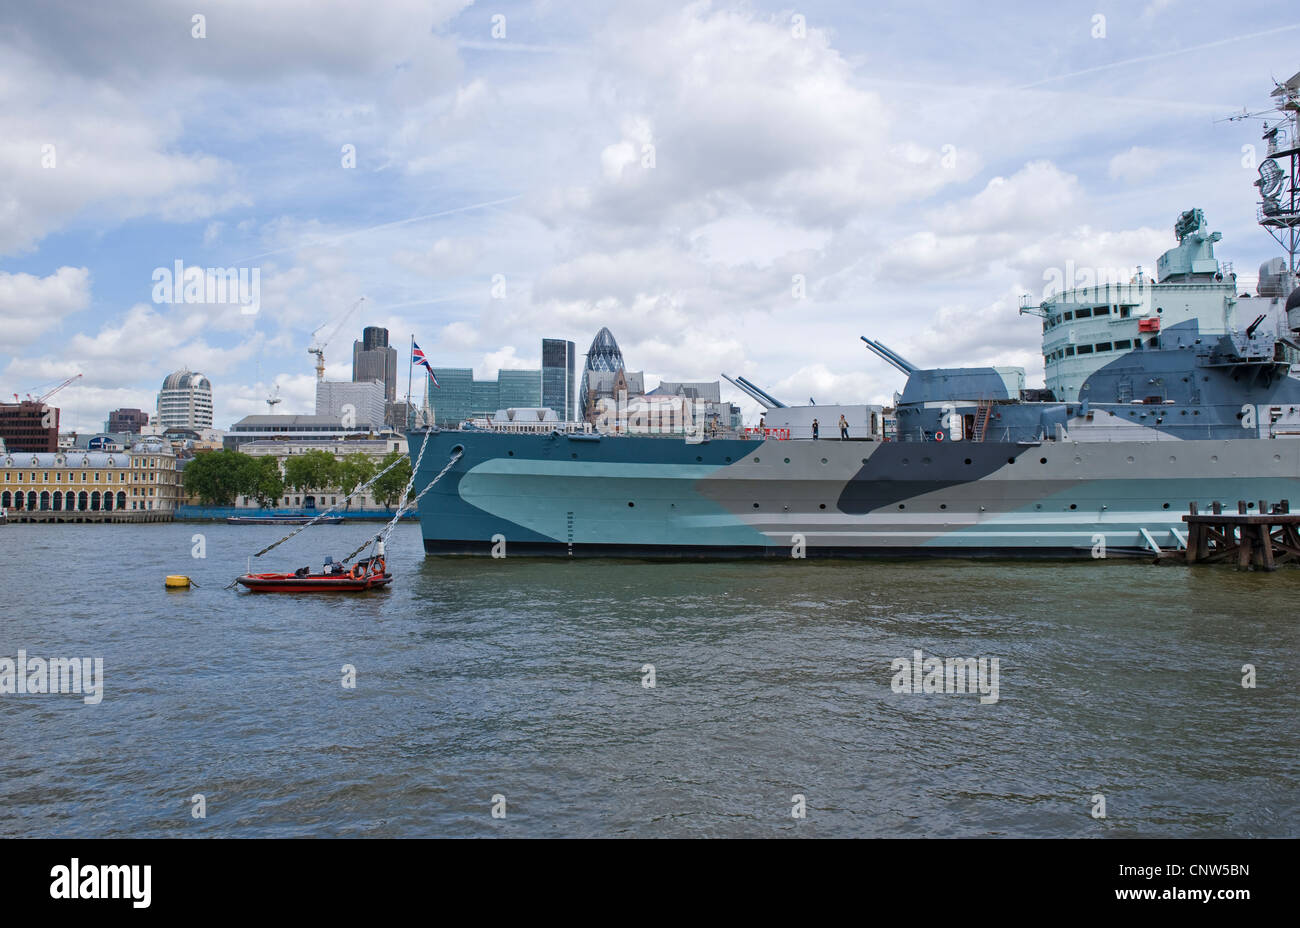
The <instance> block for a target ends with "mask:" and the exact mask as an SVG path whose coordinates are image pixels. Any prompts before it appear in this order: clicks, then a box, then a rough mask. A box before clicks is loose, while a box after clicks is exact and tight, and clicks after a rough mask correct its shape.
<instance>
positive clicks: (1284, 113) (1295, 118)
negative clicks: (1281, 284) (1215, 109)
mask: <svg viewBox="0 0 1300 928" xmlns="http://www.w3.org/2000/svg"><path fill="white" fill-rule="evenodd" d="M1271 96H1272V97H1273V100H1274V103H1273V106H1274V109H1276V110H1277V111H1278V112H1279V113H1280V114H1281V118H1280V119H1278V120H1277V121H1276V122H1274V123H1273V124H1272V125H1271V126H1270V125H1269V124H1268V123H1267V122H1266V123H1264V136H1263V137H1264V141H1265V142H1266V143H1267V145H1268V154H1267V157H1266V158H1265V159H1264V161H1262V162H1261V163H1260V165H1259V180H1257V181H1255V186H1256V187H1258V188H1259V193H1260V200H1261V202H1260V206H1259V209H1258V211H1257V213H1256V216H1257V219H1258V222H1259V224H1260V225H1261V226H1263V227H1264V231H1265V232H1267V233H1268V234H1269V235H1271V236H1272V237H1273V240H1274V241H1276V242H1277V243H1278V244H1279V245H1281V246H1282V250H1283V251H1285V252H1286V261H1287V272H1288V278H1289V279H1288V283H1287V290H1288V291H1289V290H1291V289H1292V288H1294V287H1295V286H1296V283H1297V281H1296V273H1297V271H1300V265H1298V264H1297V263H1296V255H1297V253H1298V252H1300V73H1298V74H1296V75H1295V76H1294V77H1292V78H1291V79H1290V80H1288V81H1286V82H1284V83H1280V84H1278V85H1277V86H1276V87H1275V88H1274V89H1273V92H1272V94H1271Z"/></svg>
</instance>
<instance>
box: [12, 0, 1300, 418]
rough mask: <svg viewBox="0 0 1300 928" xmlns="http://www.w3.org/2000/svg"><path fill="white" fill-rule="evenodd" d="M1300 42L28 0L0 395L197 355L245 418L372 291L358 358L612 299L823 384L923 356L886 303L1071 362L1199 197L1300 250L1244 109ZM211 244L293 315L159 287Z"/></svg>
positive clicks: (1231, 13)
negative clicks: (1046, 311) (1066, 354)
mask: <svg viewBox="0 0 1300 928" xmlns="http://www.w3.org/2000/svg"><path fill="white" fill-rule="evenodd" d="M196 13H198V14H202V16H203V19H202V20H201V21H199V22H197V23H196V22H195V20H194V16H195V14H196ZM1298 38H1300V11H1292V13H1291V15H1288V14H1287V11H1286V8H1285V5H1282V6H1279V4H1277V3H1276V2H1252V0H1245V2H1239V3H1236V4H1232V5H1225V4H1222V3H1193V2H1190V0H1151V2H1149V3H1143V2H1132V3H1115V2H1111V3H1096V2H1087V3H1075V2H1068V0H1067V2H1057V3H1040V2H1026V3H1014V2H1013V3H997V4H983V5H971V4H965V3H954V2H933V0H909V2H906V3H903V2H899V3H887V4H886V3H872V4H861V3H850V2H821V0H817V2H807V3H803V2H801V3H799V4H798V5H797V6H796V7H794V8H790V7H786V6H782V5H772V4H765V3H747V4H736V3H725V2H714V3H708V2H701V3H691V4H686V5H680V6H675V7H674V6H673V5H672V4H670V3H667V2H662V0H656V2H646V3H640V2H626V0H625V2H619V3H586V2H582V0H569V2H564V3H559V2H551V0H539V2H520V3H509V2H495V0H494V2H491V3H488V4H486V5H484V4H480V3H470V2H465V0H375V2H372V3H358V2H356V0H212V2H203V0H200V2H197V3H196V2H187V3H184V4H181V3H177V2H173V0H121V2H115V3H112V4H99V3H93V2H88V0H81V2H73V0H46V2H43V3H39V4H20V3H6V4H3V5H2V6H0V332H2V333H3V334H2V335H0V370H3V377H0V390H2V391H3V393H4V395H5V396H6V397H8V396H9V394H12V393H14V392H20V393H26V392H28V391H35V390H36V389H37V388H39V387H45V386H49V385H53V384H54V383H57V382H58V381H59V380H61V379H62V378H64V377H67V376H70V375H71V374H73V373H76V372H78V371H79V372H82V373H83V374H84V377H83V378H82V379H81V380H79V381H78V382H77V383H76V384H75V385H74V386H72V387H69V388H67V389H66V390H64V391H63V393H61V394H60V395H59V397H58V405H60V406H61V407H62V408H63V411H64V412H63V415H64V425H65V427H76V428H80V429H83V430H94V429H98V428H100V427H101V424H102V422H103V420H104V418H105V416H106V414H107V411H108V410H109V409H112V408H116V407H119V406H138V407H141V408H144V409H148V410H150V411H152V410H153V408H154V401H155V395H156V391H157V389H158V387H159V385H160V383H161V381H162V378H163V377H164V376H165V374H167V373H168V372H169V371H171V370H173V369H176V368H179V367H182V366H188V367H190V368H191V369H195V370H201V371H203V372H204V373H205V374H207V375H208V376H209V377H210V378H211V380H212V382H213V385H214V390H215V400H216V408H217V425H218V426H219V427H224V426H227V425H229V424H230V423H231V422H232V421H234V420H235V419H237V418H239V417H240V416H242V415H246V414H249V413H254V412H263V411H265V410H266V406H265V403H264V399H265V397H266V395H267V394H268V392H269V391H271V390H272V389H274V388H275V387H278V388H279V391H280V394H281V395H282V396H283V397H284V399H285V402H284V403H283V404H282V405H281V406H279V407H278V410H277V411H279V412H310V411H312V402H313V400H312V397H313V381H314V373H313V370H312V367H313V364H314V359H313V358H312V357H311V356H310V355H309V354H308V353H307V350H306V349H307V347H308V345H309V344H310V343H311V337H312V332H313V330H315V329H317V328H318V327H320V326H322V325H323V324H326V323H328V322H330V320H333V319H336V318H338V317H339V316H340V315H342V314H344V313H345V312H346V311H347V310H348V309H349V307H351V306H352V305H353V304H354V303H355V302H356V300H357V299H358V298H359V297H361V296H363V295H364V296H365V297H366V301H365V302H364V303H363V304H362V307H361V309H360V310H359V311H358V312H357V313H356V314H355V315H354V317H353V319H352V321H351V322H350V323H349V324H348V326H347V327H346V328H345V330H344V331H343V333H341V334H340V335H339V336H338V338H337V339H336V340H335V341H334V342H333V343H332V344H330V345H329V346H328V347H327V348H326V351H325V355H326V361H327V376H328V377H330V379H348V378H349V377H350V376H351V340H352V338H353V337H357V334H358V333H359V331H360V327H361V326H362V325H383V326H387V327H388V328H389V329H390V331H391V332H392V337H393V341H394V343H395V344H397V345H398V346H399V348H400V349H401V350H402V351H403V355H404V351H405V345H406V342H407V339H408V338H409V336H410V334H411V333H414V335H415V338H416V340H417V341H418V342H419V343H420V345H421V347H422V348H424V350H425V351H426V353H427V354H428V355H429V357H430V358H431V359H432V360H433V362H434V363H435V364H436V365H445V366H463V367H474V368H475V369H476V370H477V371H478V373H479V374H480V375H481V376H482V375H491V374H492V373H493V372H495V371H496V370H497V369H499V368H502V367H505V368H512V367H513V368H521V367H536V366H538V364H539V358H540V340H541V338H542V337H543V336H554V337H564V338H569V339H572V340H573V341H574V342H575V343H576V344H577V346H578V349H579V351H585V350H586V348H587V346H588V345H589V344H590V342H591V339H592V337H593V336H594V335H595V332H596V331H597V329H599V328H600V327H601V326H602V325H607V326H609V327H610V329H611V330H612V331H613V332H614V334H615V336H616V338H617V339H618V341H619V343H620V346H621V347H622V349H623V353H624V356H625V357H626V359H627V361H628V364H629V366H630V367H631V368H633V369H643V370H645V371H646V372H647V373H648V374H650V375H653V376H656V377H661V378H664V379H669V380H716V379H718V375H719V372H722V371H725V372H726V373H728V374H731V375H733V376H734V375H736V374H744V375H746V376H748V377H750V378H751V379H753V380H755V381H756V382H758V383H759V384H761V385H763V386H765V387H766V388H767V389H768V390H769V391H770V392H773V393H775V394H777V395H778V396H780V397H782V398H784V399H786V401H787V402H790V401H796V402H804V401H806V400H807V399H808V397H810V396H811V397H815V398H816V399H817V401H818V402H823V403H825V402H832V401H839V402H854V401H858V402H864V401H883V400H885V399H887V398H888V397H890V396H891V395H892V394H893V392H894V391H895V390H898V389H900V388H901V386H902V382H901V377H900V376H899V375H898V374H897V373H896V372H895V371H894V370H892V369H891V368H889V367H887V366H886V365H884V364H883V363H882V362H880V361H878V360H876V359H875V358H874V357H873V356H872V355H870V354H869V353H868V352H867V351H866V349H865V347H864V346H863V345H862V343H861V342H860V341H859V340H858V336H859V335H868V336H871V337H876V338H879V339H882V340H883V341H885V342H886V343H887V344H889V345H890V346H891V347H893V348H894V349H895V350H896V351H898V352H899V353H901V354H902V355H904V356H905V357H907V358H908V359H909V360H912V361H914V362H916V363H918V364H922V365H933V366H940V365H942V366H955V365H961V364H974V363H999V364H1019V365H1023V366H1024V367H1025V368H1026V370H1027V373H1028V375H1029V380H1030V382H1031V383H1041V380H1042V362H1041V357H1040V356H1039V355H1038V350H1037V349H1038V336H1039V334H1040V331H1039V328H1038V326H1037V325H1036V324H1035V323H1036V320H1034V319H1033V318H1031V317H1021V316H1019V315H1018V313H1017V306H1018V298H1019V295H1020V294H1022V293H1032V294H1034V295H1035V297H1036V298H1039V297H1041V293H1042V290H1043V288H1044V285H1045V284H1044V282H1045V280H1048V279H1049V278H1048V276H1047V275H1048V274H1050V273H1052V271H1053V269H1054V270H1055V273H1056V274H1057V275H1058V276H1059V275H1060V274H1063V273H1064V272H1065V268H1066V267H1067V262H1073V266H1074V267H1078V268H1085V267H1095V268H1116V267H1126V268H1132V267H1134V266H1136V265H1142V266H1144V267H1146V268H1151V267H1153V266H1154V263H1155V259H1156V257H1157V255H1158V254H1159V253H1160V252H1161V251H1163V250H1164V249H1165V248H1168V247H1170V246H1171V245H1172V244H1173V234H1172V226H1173V222H1174V220H1175V218H1176V217H1177V214H1178V213H1179V211H1181V210H1184V209H1189V208H1191V207H1193V206H1199V207H1202V208H1203V209H1205V211H1206V214H1207V217H1208V219H1209V221H1210V224H1211V226H1212V228H1214V229H1217V230H1220V231H1222V232H1223V235H1224V241H1223V242H1222V243H1221V244H1220V246H1219V256H1220V257H1221V258H1222V259H1225V260H1230V261H1233V262H1234V263H1235V266H1236V268H1237V270H1238V272H1239V274H1240V276H1241V277H1243V278H1250V279H1251V280H1253V277H1254V275H1255V273H1256V270H1257V268H1258V265H1259V264H1260V262H1261V261H1263V260H1264V259H1265V258H1267V257H1269V256H1271V255H1273V254H1275V253H1276V249H1275V248H1272V247H1270V246H1271V242H1270V240H1269V239H1268V238H1267V236H1266V235H1265V234H1264V233H1263V232H1262V231H1261V230H1259V229H1258V228H1257V227H1256V226H1255V225H1254V211H1255V201H1254V194H1255V192H1256V191H1255V189H1254V188H1253V187H1252V186H1251V185H1252V182H1253V181H1254V180H1255V179H1256V177H1257V176H1258V175H1257V173H1256V171H1255V170H1254V169H1252V168H1251V167H1249V165H1248V164H1246V163H1245V162H1247V161H1248V160H1249V152H1243V146H1246V145H1253V144H1256V143H1258V142H1259V133H1260V121H1259V120H1254V121H1243V122H1223V121H1217V120H1221V119H1222V118H1223V117H1226V116H1228V115H1231V114H1233V113H1237V112H1241V111H1242V109H1243V107H1249V108H1251V109H1252V110H1260V109H1263V108H1264V107H1265V105H1266V103H1267V101H1268V91H1269V90H1270V89H1271V87H1272V84H1271V80H1272V79H1273V78H1278V79H1285V78H1287V77H1289V76H1291V75H1292V74H1294V73H1295V72H1296V71H1297V70H1300V53H1298V52H1296V51H1295V49H1296V48H1297V47H1298V45H1297V39H1298ZM177 261H180V262H183V264H184V265H185V266H197V267H203V268H246V269H249V270H250V271H251V270H252V269H257V270H258V272H259V274H260V282H261V294H260V297H261V299H260V305H259V307H258V311H257V312H256V313H247V312H243V311H241V307H239V306H238V305H233V304H229V305H226V304H215V303H206V304H205V303H199V304H194V303H185V302H160V301H158V300H157V299H155V297H156V295H157V294H156V289H157V288H156V287H155V281H156V271H158V269H169V270H170V269H171V268H173V267H174V266H175V263H176V262H177ZM331 328H332V325H327V326H326V329H325V332H328V331H329V330H330V329H331ZM402 361H403V362H405V357H404V356H403V357H402ZM400 367H401V370H402V376H403V379H404V378H405V368H406V365H405V363H402V364H401V365H400ZM728 389H729V388H728ZM728 395H731V396H732V397H733V398H739V394H734V393H731V394H728ZM746 410H747V412H756V407H753V406H752V404H748V405H746Z"/></svg>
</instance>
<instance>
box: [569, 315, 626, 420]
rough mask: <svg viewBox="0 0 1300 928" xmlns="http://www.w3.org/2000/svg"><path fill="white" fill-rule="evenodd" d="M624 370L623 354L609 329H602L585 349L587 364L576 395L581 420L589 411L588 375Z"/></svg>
mask: <svg viewBox="0 0 1300 928" xmlns="http://www.w3.org/2000/svg"><path fill="white" fill-rule="evenodd" d="M624 369H625V365H624V364H623V352H622V351H620V350H619V348H618V342H616V341H614V334H613V333H612V332H610V330H609V329H607V328H603V329H601V330H600V331H599V332H597V333H596V337H595V338H594V339H592V342H591V347H590V348H589V349H587V363H586V364H585V365H583V368H582V390H581V391H580V392H579V394H578V400H579V402H580V403H581V404H582V418H583V419H586V418H587V417H588V415H589V414H590V412H591V410H590V409H588V406H589V405H590V395H589V394H590V392H591V378H590V376H589V374H590V373H591V372H592V371H621V370H624Z"/></svg>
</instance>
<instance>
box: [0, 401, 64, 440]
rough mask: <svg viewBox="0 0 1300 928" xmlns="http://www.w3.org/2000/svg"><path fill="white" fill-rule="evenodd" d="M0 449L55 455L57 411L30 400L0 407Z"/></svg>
mask: <svg viewBox="0 0 1300 928" xmlns="http://www.w3.org/2000/svg"><path fill="white" fill-rule="evenodd" d="M0 446H3V447H4V448H5V449H6V450H8V451H50V452H52V451H57V450H58V449H59V410H58V409H57V408H56V407H54V406H46V405H45V404H44V403H36V402H33V401H31V400H23V401H21V402H18V403H0Z"/></svg>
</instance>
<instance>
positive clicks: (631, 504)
mask: <svg viewBox="0 0 1300 928" xmlns="http://www.w3.org/2000/svg"><path fill="white" fill-rule="evenodd" d="M627 508H628V509H635V508H636V503H634V502H632V501H631V500H628V501H627Z"/></svg>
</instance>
